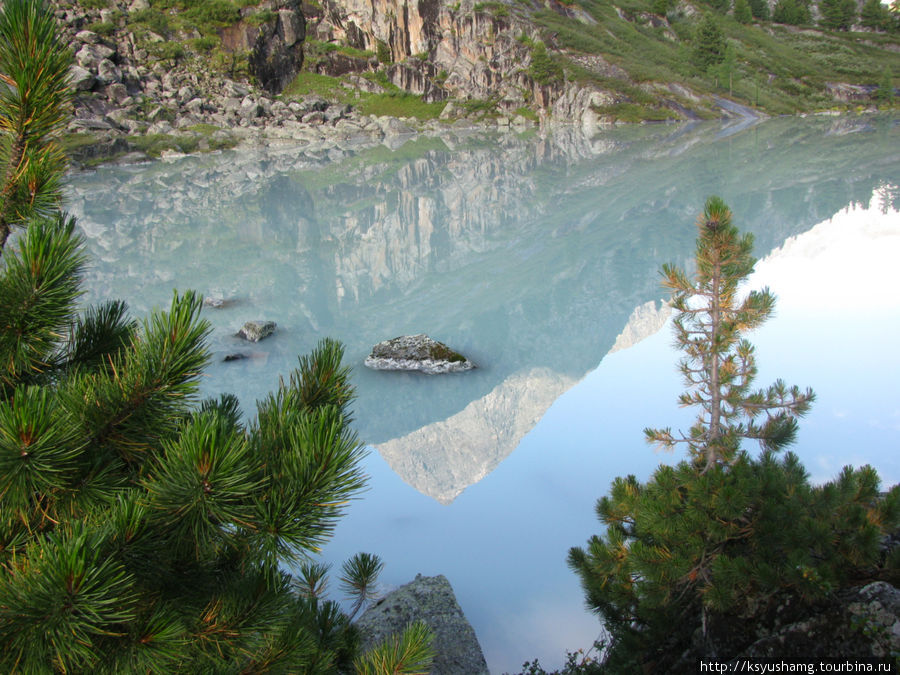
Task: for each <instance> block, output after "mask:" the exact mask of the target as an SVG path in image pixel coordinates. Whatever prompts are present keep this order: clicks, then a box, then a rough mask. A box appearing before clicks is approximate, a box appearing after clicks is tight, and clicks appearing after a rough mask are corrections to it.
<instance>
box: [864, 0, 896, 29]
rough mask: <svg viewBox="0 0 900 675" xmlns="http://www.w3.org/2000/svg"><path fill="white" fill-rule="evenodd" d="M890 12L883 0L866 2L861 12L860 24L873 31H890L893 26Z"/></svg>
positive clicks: (868, 0) (867, 0)
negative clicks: (891, 25)
mask: <svg viewBox="0 0 900 675" xmlns="http://www.w3.org/2000/svg"><path fill="white" fill-rule="evenodd" d="M890 14H891V13H890V10H889V9H888V8H887V7H885V6H884V5H883V4H882V3H881V0H866V2H865V4H863V6H862V9H860V11H859V19H860V23H861V24H862V25H863V26H865V27H866V28H871V29H872V30H889V29H890V24H891V16H890Z"/></svg>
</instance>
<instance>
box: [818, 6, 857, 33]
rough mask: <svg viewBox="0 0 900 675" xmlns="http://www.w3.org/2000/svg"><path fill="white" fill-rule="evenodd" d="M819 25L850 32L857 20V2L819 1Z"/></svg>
mask: <svg viewBox="0 0 900 675" xmlns="http://www.w3.org/2000/svg"><path fill="white" fill-rule="evenodd" d="M819 12H820V13H821V15H822V17H821V18H820V19H819V25H820V26H822V27H824V28H830V29H831V30H850V28H851V27H852V26H853V22H854V21H855V20H856V0H819Z"/></svg>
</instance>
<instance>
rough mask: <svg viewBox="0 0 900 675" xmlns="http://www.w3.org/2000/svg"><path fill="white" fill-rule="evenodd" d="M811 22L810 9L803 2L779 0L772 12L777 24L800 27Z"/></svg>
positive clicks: (799, 0)
mask: <svg viewBox="0 0 900 675" xmlns="http://www.w3.org/2000/svg"><path fill="white" fill-rule="evenodd" d="M811 20H812V15H811V14H810V11H809V7H808V6H807V5H806V3H805V2H804V1H803V0H778V2H776V3H775V8H774V9H773V10H772V21H774V22H775V23H786V24H789V25H793V26H799V25H801V24H807V23H809V22H810V21H811Z"/></svg>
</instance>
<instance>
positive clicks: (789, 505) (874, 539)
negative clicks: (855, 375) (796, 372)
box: [569, 197, 900, 673]
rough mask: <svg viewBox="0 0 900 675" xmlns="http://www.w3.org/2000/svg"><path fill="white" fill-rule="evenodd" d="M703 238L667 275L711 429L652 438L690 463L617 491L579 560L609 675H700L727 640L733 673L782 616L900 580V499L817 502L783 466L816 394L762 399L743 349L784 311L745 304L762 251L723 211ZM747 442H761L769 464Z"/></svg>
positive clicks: (790, 464)
mask: <svg viewBox="0 0 900 675" xmlns="http://www.w3.org/2000/svg"><path fill="white" fill-rule="evenodd" d="M698 226H699V231H700V232H699V237H698V241H697V250H696V271H695V273H694V274H693V275H692V276H689V275H688V274H686V273H685V272H683V271H682V270H679V269H677V268H675V267H674V266H671V265H666V266H664V268H663V276H664V283H665V285H666V286H667V287H668V288H670V289H671V290H672V291H673V297H672V304H673V306H674V308H675V310H676V318H675V336H676V341H677V344H678V345H679V346H680V348H681V349H682V350H683V351H684V353H685V357H684V359H683V360H682V362H681V364H680V368H681V372H682V374H683V375H684V378H685V381H686V384H687V386H688V390H687V391H686V392H685V393H684V394H683V395H682V396H681V399H680V402H681V404H682V405H689V406H696V407H698V408H699V409H700V414H699V416H698V419H697V422H696V423H695V424H694V426H693V427H691V429H690V431H689V432H688V433H687V434H679V435H675V434H673V433H672V432H671V431H670V430H668V429H664V430H647V432H646V435H647V438H648V440H650V441H651V442H655V443H658V444H661V445H663V446H664V447H673V446H675V445H677V444H684V445H685V446H686V447H687V449H688V459H687V460H686V461H681V462H679V463H678V464H676V465H675V466H660V467H659V468H658V469H657V470H656V471H655V472H654V473H653V475H652V476H651V477H650V479H649V480H648V481H647V482H646V483H641V482H639V481H638V480H637V479H636V478H635V477H634V476H627V477H624V478H622V477H619V478H616V479H615V481H614V482H613V484H612V489H611V491H610V494H609V495H607V496H605V497H603V498H601V499H600V500H599V501H598V503H597V515H598V517H599V519H600V521H601V523H603V525H605V528H606V531H605V533H604V534H603V535H600V536H594V537H592V538H591V539H590V540H589V542H588V545H587V547H586V548H573V549H572V550H571V551H570V552H569V564H570V566H571V567H572V568H573V569H574V570H575V571H576V572H577V573H578V575H579V576H580V578H581V582H582V585H583V587H584V590H585V595H586V599H587V604H588V606H589V607H591V608H592V609H593V610H594V611H595V612H597V613H598V615H600V617H601V618H602V620H603V621H604V623H605V625H606V629H607V630H608V631H609V633H610V636H611V639H610V643H609V644H608V652H607V657H606V659H605V662H604V664H603V665H604V667H603V671H604V672H623V673H631V672H641V671H644V672H650V671H652V672H694V669H695V667H696V660H695V659H696V658H700V657H703V656H708V655H709V654H708V653H707V652H705V651H704V650H705V649H707V645H708V644H709V643H708V641H709V640H712V637H711V636H712V635H713V634H718V635H722V634H723V633H725V634H729V635H730V640H729V641H725V643H727V644H728V645H729V647H730V648H731V649H733V650H734V651H733V653H732V654H731V655H729V654H727V653H722V651H721V648H722V644H723V642H722V641H719V642H718V646H717V648H718V649H719V651H718V652H716V657H717V658H719V659H720V660H723V661H724V660H727V659H728V658H730V656H735V655H737V654H738V653H740V649H741V648H742V647H745V646H746V645H747V644H748V643H747V641H746V640H750V641H752V640H753V639H755V637H756V636H757V635H758V634H759V633H758V630H763V628H760V627H761V626H764V625H765V622H766V621H768V620H769V619H768V617H771V616H772V615H773V609H774V608H775V607H776V606H779V603H784V602H788V603H789V604H790V603H794V604H797V605H800V606H808V605H809V604H810V603H814V602H817V601H820V600H822V599H823V598H828V597H831V596H833V594H835V593H836V592H838V591H839V589H841V588H843V587H847V586H848V585H851V584H853V583H854V582H857V581H859V580H861V579H871V578H891V579H895V578H896V569H897V561H896V560H891V559H889V560H887V561H885V560H883V559H882V553H881V550H880V543H881V539H882V536H883V535H884V534H885V533H886V532H893V531H894V530H895V529H896V528H897V526H898V525H900V488H898V487H895V488H894V489H892V490H891V491H890V492H889V493H888V494H887V495H886V496H885V495H882V494H880V492H879V479H878V476H877V474H876V472H875V470H874V469H872V468H871V467H868V466H866V467H863V468H861V469H857V470H854V469H852V468H850V467H847V468H845V469H844V470H843V471H842V472H841V474H840V476H839V477H838V478H837V479H836V480H834V481H832V482H830V483H827V484H825V485H821V486H813V485H811V484H810V482H809V476H808V474H807V473H806V471H805V469H804V468H803V466H802V464H801V463H800V461H799V460H798V459H797V457H796V456H795V455H793V454H792V453H786V454H784V455H781V456H780V455H779V451H780V450H782V449H783V448H784V447H785V446H786V445H787V444H789V443H790V442H791V440H792V439H793V436H794V433H795V431H796V418H797V416H799V415H802V414H803V413H804V412H805V411H806V409H807V408H808V406H809V404H810V403H811V401H812V400H813V395H812V392H810V391H806V392H801V391H800V390H798V389H797V388H795V387H791V388H789V387H787V386H786V385H784V384H783V383H781V382H776V383H775V384H774V385H772V386H771V387H769V388H768V389H764V390H759V391H752V390H751V388H750V387H751V384H752V381H753V379H754V376H755V374H756V367H755V364H754V353H753V347H752V346H751V345H750V344H749V343H748V342H747V341H746V340H745V339H744V338H743V333H744V332H745V331H747V330H750V329H752V328H754V327H756V326H759V325H760V324H761V323H762V322H763V321H765V320H766V318H768V317H769V316H770V315H771V312H772V309H773V307H774V298H773V296H772V295H771V293H769V291H768V290H767V289H764V290H762V291H750V292H749V293H748V294H746V295H745V296H743V299H741V292H740V288H739V287H740V284H741V282H742V281H743V280H745V279H746V278H747V276H748V275H749V274H750V273H751V272H752V271H753V266H754V262H755V261H754V259H753V258H752V256H751V249H752V238H751V237H750V236H749V235H743V236H742V235H740V234H739V233H738V231H737V229H736V228H735V227H734V226H733V225H732V223H731V213H730V211H729V210H728V208H727V207H726V206H725V204H724V203H723V202H722V201H721V200H720V199H718V198H715V197H713V198H710V199H709V200H708V201H707V204H706V208H705V210H704V213H703V215H702V216H701V217H700V219H699V221H698ZM744 439H755V440H757V441H759V443H760V445H761V453H760V455H759V456H758V457H755V458H754V457H752V456H751V455H750V454H749V453H748V452H747V450H746V449H745V448H743V447H742V445H741V441H742V440H744ZM734 627H738V628H737V629H735V628H734ZM741 639H745V641H744V642H741V641H740V640H741ZM834 656H840V655H838V654H835V655H834Z"/></svg>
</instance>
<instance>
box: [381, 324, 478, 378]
mask: <svg viewBox="0 0 900 675" xmlns="http://www.w3.org/2000/svg"><path fill="white" fill-rule="evenodd" d="M365 365H366V367H368V368H372V369H374V370H418V371H420V372H423V373H427V374H428V375H438V374H441V373H455V372H458V371H462V370H470V369H472V368H474V367H475V364H474V363H472V362H471V361H469V359H467V358H466V357H465V356H463V355H462V354H459V353H457V352H455V351H453V350H452V349H450V348H449V347H448V346H447V345H445V344H444V343H442V342H438V341H436V340H432V339H431V338H430V337H428V336H427V335H422V334H420V335H403V336H400V337H395V338H393V339H392V340H385V341H384V342H379V343H378V344H377V345H375V346H374V347H372V353H371V354H369V355H368V356H367V357H366V360H365Z"/></svg>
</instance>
